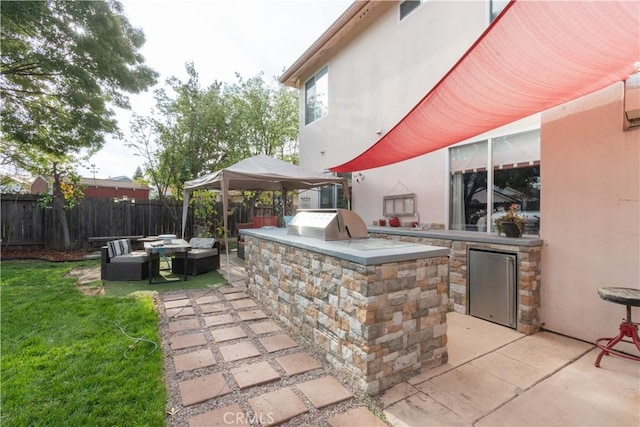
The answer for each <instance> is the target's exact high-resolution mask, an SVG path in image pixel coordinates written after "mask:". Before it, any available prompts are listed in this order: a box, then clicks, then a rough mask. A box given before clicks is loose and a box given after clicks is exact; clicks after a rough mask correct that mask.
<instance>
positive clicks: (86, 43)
mask: <svg viewBox="0 0 640 427" xmlns="http://www.w3.org/2000/svg"><path fill="white" fill-rule="evenodd" d="M0 13H1V17H2V29H1V32H0V43H1V50H2V53H1V54H0V71H1V76H0V91H1V92H2V98H3V104H2V121H3V131H2V139H1V141H2V148H3V150H1V151H2V153H3V154H2V156H3V160H4V161H7V160H8V161H12V162H15V163H18V164H21V165H22V166H23V167H25V168H28V167H29V161H31V160H32V159H30V158H24V157H22V156H20V153H22V149H23V148H25V147H30V148H35V149H38V150H39V151H41V152H44V153H47V154H54V155H65V154H69V153H75V152H79V151H80V150H82V149H88V150H89V151H96V150H98V149H100V148H101V147H102V145H103V144H104V137H105V135H106V134H109V133H114V132H117V130H118V128H117V124H116V120H115V115H114V112H113V110H112V109H111V108H109V106H108V105H109V104H113V105H115V106H117V107H122V108H128V107H129V101H128V98H127V96H126V95H125V93H138V92H141V91H143V90H145V89H146V88H147V87H149V86H151V85H153V84H154V83H155V79H156V76H157V74H156V72H155V71H153V70H151V69H150V68H148V67H147V66H145V65H144V58H143V57H142V55H141V54H140V53H139V52H138V49H140V48H141V46H142V45H143V44H144V41H145V39H144V34H143V33H142V31H141V30H139V29H136V28H133V27H132V26H131V24H130V23H129V21H128V20H127V19H126V17H125V16H124V15H123V10H122V5H121V4H120V3H118V2H117V1H109V2H97V1H96V2H67V1H29V2H3V4H2V8H1V10H0Z"/></svg>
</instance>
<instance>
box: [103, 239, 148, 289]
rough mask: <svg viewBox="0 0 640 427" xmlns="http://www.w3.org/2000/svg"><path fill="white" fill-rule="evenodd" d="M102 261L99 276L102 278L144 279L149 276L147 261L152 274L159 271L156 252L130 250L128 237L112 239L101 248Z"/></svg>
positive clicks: (119, 279) (121, 279) (120, 279)
mask: <svg viewBox="0 0 640 427" xmlns="http://www.w3.org/2000/svg"><path fill="white" fill-rule="evenodd" d="M101 259H102V263H101V266H100V278H101V279H102V280H117V281H128V280H131V281H133V280H144V279H147V278H148V277H149V262H151V269H152V271H153V274H158V273H159V271H160V258H159V257H158V255H157V254H154V255H151V256H150V255H149V254H147V253H146V252H145V251H132V249H131V242H130V241H129V240H128V239H119V240H112V241H110V242H107V245H106V246H103V247H102V249H101Z"/></svg>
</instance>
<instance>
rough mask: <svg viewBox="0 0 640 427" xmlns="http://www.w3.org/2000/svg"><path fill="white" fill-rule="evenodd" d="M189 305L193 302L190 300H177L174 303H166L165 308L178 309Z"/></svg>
mask: <svg viewBox="0 0 640 427" xmlns="http://www.w3.org/2000/svg"><path fill="white" fill-rule="evenodd" d="M187 305H191V301H189V300H188V299H177V300H172V301H165V303H164V308H167V309H168V308H176V307H186V306H187Z"/></svg>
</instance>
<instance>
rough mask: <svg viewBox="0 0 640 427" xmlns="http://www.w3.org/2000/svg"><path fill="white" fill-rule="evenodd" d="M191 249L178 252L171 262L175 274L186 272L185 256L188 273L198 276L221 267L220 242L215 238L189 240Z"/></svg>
mask: <svg viewBox="0 0 640 427" xmlns="http://www.w3.org/2000/svg"><path fill="white" fill-rule="evenodd" d="M189 244H190V245H191V250H190V251H189V252H178V253H176V254H175V256H174V258H173V262H172V263H171V271H172V272H173V273H174V274H184V264H185V256H186V257H187V264H188V265H187V274H190V275H191V276H197V275H198V274H202V273H206V272H208V271H211V270H218V269H219V268H220V242H218V241H216V239H214V238H204V237H194V238H192V239H191V240H189Z"/></svg>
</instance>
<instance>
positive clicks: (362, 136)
mask: <svg viewBox="0 0 640 427" xmlns="http://www.w3.org/2000/svg"><path fill="white" fill-rule="evenodd" d="M486 24H487V22H486V5H485V4H484V2H441V1H437V2H426V3H425V4H423V5H422V6H421V7H420V8H419V9H418V10H416V11H415V12H414V13H413V14H412V15H410V16H409V17H407V18H406V19H405V20H403V21H402V22H399V20H398V10H397V7H392V8H390V9H389V10H388V11H387V13H386V14H384V15H383V16H381V17H380V18H379V19H378V20H377V21H375V22H373V23H372V24H371V25H369V26H368V27H367V28H366V29H365V30H364V31H363V32H361V33H360V34H359V35H358V36H357V37H355V38H354V39H353V40H351V41H350V43H349V44H347V45H346V46H345V47H344V48H343V49H341V50H340V51H339V52H338V54H337V55H336V56H334V57H332V58H328V61H327V64H328V66H329V114H328V115H327V116H326V117H324V118H322V119H320V120H317V121H315V122H313V123H311V124H309V125H306V126H305V125H304V116H303V114H304V89H303V90H301V91H300V124H301V125H300V135H299V138H300V141H301V144H300V164H301V165H302V166H306V167H309V168H313V169H316V170H322V169H325V168H328V167H331V166H335V165H338V164H340V163H343V162H345V161H347V160H350V159H351V158H353V157H355V156H356V155H358V154H360V153H361V152H363V151H364V150H366V149H367V148H368V147H369V146H371V145H372V144H374V143H375V142H376V141H377V140H378V139H379V138H380V136H381V135H378V134H376V131H378V130H382V134H384V133H385V132H387V131H388V130H390V129H391V128H392V127H393V126H394V125H395V124H396V123H397V122H398V121H399V120H401V119H402V117H404V115H405V114H407V113H408V112H409V111H410V110H411V109H412V108H413V107H414V105H415V104H416V103H417V102H418V101H420V99H422V98H423V97H424V96H425V95H426V94H427V92H428V91H429V90H430V89H431V88H432V87H433V86H434V85H435V84H436V83H437V82H438V81H439V80H440V79H441V78H442V76H443V75H444V74H445V73H446V72H447V71H448V70H449V69H450V68H451V67H452V66H453V65H454V64H455V63H456V62H457V61H458V59H459V58H460V57H461V56H462V55H463V54H464V52H465V51H466V50H467V49H468V48H469V47H470V46H471V45H472V44H473V42H474V41H475V40H476V39H477V37H478V36H479V35H480V34H481V33H482V31H484V29H485V28H486ZM425 29H427V30H425ZM316 71H317V70H316ZM309 77H310V76H306V77H305V80H306V79H308V78H309ZM302 87H303V88H304V82H303V83H302ZM460 120H461V121H464V120H465V118H463V117H461V118H460ZM408 143H410V142H408ZM444 164H445V157H444V150H441V152H439V153H436V154H432V155H430V156H423V157H421V158H418V159H413V160H410V161H407V162H403V163H401V164H398V165H393V166H388V167H383V168H378V169H375V170H370V171H364V172H363V173H364V174H365V175H366V179H365V181H364V182H363V183H362V184H354V188H353V193H354V206H353V207H354V209H355V210H356V211H357V212H358V213H359V214H360V215H362V216H363V219H365V221H366V222H367V223H368V224H371V221H372V220H373V219H376V218H378V217H379V216H380V215H382V197H383V196H385V195H388V194H400V193H405V192H415V193H416V194H417V196H418V197H417V203H418V211H419V212H420V215H421V221H422V222H425V223H434V222H435V223H443V222H444V216H445V211H444V207H445V204H444V203H443V202H442V197H443V192H444V185H445V184H444V180H445V176H444ZM407 190H408V191H407Z"/></svg>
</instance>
